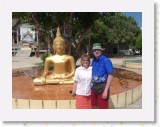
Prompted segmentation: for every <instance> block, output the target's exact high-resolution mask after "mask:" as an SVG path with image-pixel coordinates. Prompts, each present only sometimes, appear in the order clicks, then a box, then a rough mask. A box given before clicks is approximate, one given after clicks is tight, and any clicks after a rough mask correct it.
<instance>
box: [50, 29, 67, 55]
mask: <svg viewBox="0 0 160 127" xmlns="http://www.w3.org/2000/svg"><path fill="white" fill-rule="evenodd" d="M53 49H54V51H55V53H57V54H64V53H65V41H64V39H63V38H62V36H61V33H60V29H59V27H58V28H57V33H56V38H55V39H54V41H53Z"/></svg>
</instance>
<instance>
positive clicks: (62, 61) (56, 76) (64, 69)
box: [33, 28, 75, 85]
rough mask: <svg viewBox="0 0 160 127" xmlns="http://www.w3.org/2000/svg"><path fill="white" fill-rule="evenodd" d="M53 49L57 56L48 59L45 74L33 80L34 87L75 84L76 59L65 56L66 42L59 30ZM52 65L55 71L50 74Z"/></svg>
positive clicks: (45, 64)
mask: <svg viewBox="0 0 160 127" xmlns="http://www.w3.org/2000/svg"><path fill="white" fill-rule="evenodd" d="M53 49H54V52H55V54H54V55H53V56H49V57H47V58H46V60H45V63H44V73H43V75H42V76H41V77H37V78H35V79H34V80H33V84H34V85H45V84H70V83H74V80H73V76H74V72H75V62H74V58H73V57H72V56H70V55H67V54H65V41H64V39H63V38H62V37H61V33H60V30H59V28H58V29H57V34H56V38H55V39H54V41H53ZM51 65H53V68H54V69H53V71H52V72H51V73H50V70H49V68H50V66H51Z"/></svg>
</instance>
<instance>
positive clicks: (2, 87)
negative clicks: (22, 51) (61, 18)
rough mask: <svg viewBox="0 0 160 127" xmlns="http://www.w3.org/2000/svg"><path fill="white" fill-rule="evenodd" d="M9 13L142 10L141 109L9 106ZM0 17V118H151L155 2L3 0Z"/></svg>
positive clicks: (37, 119) (63, 119) (10, 93)
mask: <svg viewBox="0 0 160 127" xmlns="http://www.w3.org/2000/svg"><path fill="white" fill-rule="evenodd" d="M12 12H142V43H143V47H142V61H143V62H142V65H143V66H142V84H143V86H142V109H107V110H104V109H103V110H102V109H96V110H95V109H89V110H88V109H79V110H76V109H52V110H50V109H18V110H17V109H12V66H11V65H12V55H11V54H12V53H11V51H12V45H11V44H12V43H11V42H12V34H11V33H12V32H11V31H12ZM0 16H1V20H0V28H1V37H0V42H1V46H0V49H1V54H0V56H1V58H2V59H1V65H0V70H1V73H0V102H1V103H0V114H1V115H0V120H2V121H154V1H152V0H134V1H126V0H118V1H117V0H102V1H101V2H100V1H97V0H87V1H86V0H80V1H77V0H67V1H66V0H58V1H50V0H38V1H36V0H34V1H33V0H28V1H27V2H26V3H24V1H22V0H14V1H10V0H5V1H3V3H1V5H0ZM4 42H5V43H4ZM4 55H5V56H4ZM144 84H145V85H144ZM2 114H3V115H2Z"/></svg>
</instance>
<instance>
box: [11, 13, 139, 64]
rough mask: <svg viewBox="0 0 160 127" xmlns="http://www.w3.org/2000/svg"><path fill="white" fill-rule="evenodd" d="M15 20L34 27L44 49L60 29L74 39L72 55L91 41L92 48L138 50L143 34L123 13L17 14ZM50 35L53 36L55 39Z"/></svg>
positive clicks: (132, 20) (14, 16) (14, 14)
mask: <svg viewBox="0 0 160 127" xmlns="http://www.w3.org/2000/svg"><path fill="white" fill-rule="evenodd" d="M13 18H18V19H19V20H20V21H21V23H29V24H31V25H34V26H35V28H36V30H38V31H39V40H41V41H42V42H45V43H44V44H40V43H39V44H40V45H43V46H42V47H47V45H48V43H50V44H51V43H52V42H53V38H54V36H55V34H56V28H57V27H58V26H59V27H60V29H61V33H62V35H63V36H64V35H65V34H68V35H69V36H71V39H70V40H69V42H67V44H68V46H70V45H71V43H74V44H75V47H74V48H72V50H74V51H72V52H73V54H72V55H76V54H75V53H78V52H79V51H80V50H81V49H86V45H88V42H89V41H90V43H91V44H90V45H92V43H94V42H96V41H100V42H103V44H104V45H117V44H120V43H126V44H128V45H132V46H134V45H135V47H136V48H138V44H139V42H137V37H138V36H139V34H141V30H140V28H139V27H138V25H137V23H136V21H135V20H134V19H133V18H131V17H126V16H125V15H123V14H122V13H120V12H116V13H114V12H58V13H57V12H14V13H13ZM51 34H52V35H54V36H53V37H52V38H51ZM76 40H78V43H76ZM71 41H72V42H71ZM69 43H70V44H69ZM44 45H46V46H44ZM139 45H140V44H139ZM139 47H140V46H139ZM80 48H81V49H80ZM67 49H69V47H67ZM43 60H44V59H43ZM43 62H44V61H43Z"/></svg>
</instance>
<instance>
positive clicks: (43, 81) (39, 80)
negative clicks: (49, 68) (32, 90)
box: [33, 76, 74, 85]
mask: <svg viewBox="0 0 160 127" xmlns="http://www.w3.org/2000/svg"><path fill="white" fill-rule="evenodd" d="M73 83H74V80H73V78H70V79H54V78H50V77H48V76H47V77H46V78H43V77H37V78H35V79H34V80H33V85H45V84H46V85H47V84H50V85H55V84H73Z"/></svg>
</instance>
